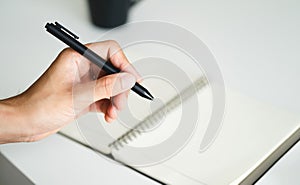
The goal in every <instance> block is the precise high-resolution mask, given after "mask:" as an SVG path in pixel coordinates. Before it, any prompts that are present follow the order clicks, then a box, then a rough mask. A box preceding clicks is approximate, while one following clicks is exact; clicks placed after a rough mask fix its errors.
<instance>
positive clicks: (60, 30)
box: [45, 22, 153, 100]
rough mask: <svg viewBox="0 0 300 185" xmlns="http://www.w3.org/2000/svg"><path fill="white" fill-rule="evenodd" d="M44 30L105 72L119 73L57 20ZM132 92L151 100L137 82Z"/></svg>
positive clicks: (150, 96)
mask: <svg viewBox="0 0 300 185" xmlns="http://www.w3.org/2000/svg"><path fill="white" fill-rule="evenodd" d="M45 28H46V30H47V31H48V32H49V33H51V34H52V35H54V36H55V37H56V38H58V39H59V40H61V41H62V42H64V43H65V44H67V45H68V46H70V47H71V48H72V49H74V50H75V51H77V52H78V53H80V54H81V55H83V56H84V57H86V58H87V59H88V60H90V61H91V62H93V63H94V64H96V65H97V66H98V67H100V68H101V69H103V70H104V71H105V72H106V73H107V74H114V73H119V72H120V70H119V69H117V68H116V67H114V66H113V65H112V64H111V63H110V62H106V61H105V60H104V59H103V58H101V57H100V56H99V55H97V54H96V53H95V52H93V51H92V50H90V49H88V48H87V47H86V46H85V45H83V44H81V43H80V42H79V41H78V40H77V39H79V37H78V36H76V35H75V34H74V33H72V32H71V31H69V30H68V29H66V28H65V27H63V26H62V25H61V24H59V23H58V22H55V23H54V24H53V23H47V24H46V26H45ZM131 90H133V91H134V92H136V93H137V94H138V95H140V96H142V97H144V98H146V99H149V100H153V96H152V95H151V94H150V92H149V91H148V90H147V89H146V88H144V87H143V86H141V85H140V84H139V83H135V85H134V86H133V87H132V88H131Z"/></svg>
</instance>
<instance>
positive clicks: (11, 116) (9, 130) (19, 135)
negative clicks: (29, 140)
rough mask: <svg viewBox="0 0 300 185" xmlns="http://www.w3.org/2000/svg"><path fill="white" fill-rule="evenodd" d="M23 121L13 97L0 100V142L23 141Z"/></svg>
mask: <svg viewBox="0 0 300 185" xmlns="http://www.w3.org/2000/svg"><path fill="white" fill-rule="evenodd" d="M23 122H24V117H22V116H21V113H20V112H19V111H18V108H17V106H16V102H15V100H14V98H9V99H6V100H0V143H9V142H19V141H23V140H24V133H23V130H22V128H23V126H22V123H23Z"/></svg>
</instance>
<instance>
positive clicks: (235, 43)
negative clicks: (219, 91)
mask: <svg viewBox="0 0 300 185" xmlns="http://www.w3.org/2000/svg"><path fill="white" fill-rule="evenodd" d="M299 9H300V1H297V0H278V1H276V2H270V1H267V0H253V1H247V2H245V1H237V0H228V1H221V0H220V1H204V0H203V1H202V0H189V1H182V0H163V1H161V0H144V1H142V2H140V3H139V4H137V5H136V6H134V7H133V8H132V10H131V12H130V18H129V20H130V21H141V20H160V21H167V22H171V23H175V24H177V25H180V26H182V27H184V28H186V29H188V30H189V31H191V32H193V33H194V34H196V35H197V36H198V37H199V38H200V39H201V40H202V41H204V42H205V43H206V44H207V46H208V47H209V48H210V49H211V51H212V52H213V54H214V55H215V57H216V59H217V61H218V64H219V66H220V68H221V71H222V74H223V77H224V81H225V84H226V86H227V87H230V88H234V89H236V90H238V91H241V92H243V93H244V94H247V95H249V96H252V97H255V98H257V99H259V100H261V101H264V102H267V103H269V104H272V105H274V106H277V107H280V108H283V109H286V110H288V111H291V112H295V113H299V112H300V98H298V95H299V94H300V86H299V85H298V84H299V81H300V73H299V72H298V70H299V68H300V63H299V61H300V52H299V49H300V47H299V43H300V35H299V33H300V23H299V19H300V11H299ZM0 20H1V34H0V41H1V44H0V51H1V57H2V58H1V59H2V60H1V62H0V63H1V68H0V77H1V78H0V84H1V88H0V98H6V97H9V96H13V95H15V94H17V93H19V92H22V91H24V90H25V89H26V88H27V87H28V86H29V85H30V84H32V83H33V82H34V81H35V80H36V79H37V78H38V77H39V76H40V75H41V74H42V73H43V72H44V71H45V69H46V68H47V67H48V66H49V65H50V64H51V62H52V61H53V59H54V58H55V57H56V55H57V54H58V53H59V51H60V50H61V49H62V48H64V47H65V45H64V44H62V43H61V42H58V41H57V40H55V39H54V38H53V37H52V36H50V35H49V34H48V33H46V32H45V29H44V25H45V23H46V22H48V21H59V22H61V23H63V24H65V25H66V26H68V27H70V28H72V30H74V31H76V33H80V35H79V36H80V39H81V41H83V42H93V41H96V40H97V38H99V35H101V34H103V33H104V32H105V31H106V30H104V29H100V28H97V27H95V26H93V25H92V24H91V23H90V20H89V14H88V7H87V1H85V0H65V1H61V0H51V1H46V0H41V1H37V0H26V1H17V0H6V1H1V2H0ZM270 129H272V128H270ZM48 145H49V147H50V145H53V146H54V145H55V142H53V143H51V139H50V140H48ZM16 147H17V145H16ZM66 147H67V146H66ZM2 148H3V146H1V147H0V150H1V151H2V150H3V149H2ZM16 149H17V148H16ZM74 155H79V156H80V154H78V153H76V154H74ZM7 157H8V158H9V156H7ZM298 159H299V158H298ZM53 160H54V161H55V160H56V158H55V157H53ZM95 160H96V159H95ZM295 165H296V166H298V167H299V166H300V163H299V160H296V161H295ZM62 166H63V164H62ZM87 170H88V168H87ZM285 170H287V174H289V170H293V169H285ZM78 173H79V172H78ZM74 175H75V174H74Z"/></svg>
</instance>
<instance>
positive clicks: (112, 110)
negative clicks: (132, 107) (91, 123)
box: [105, 104, 118, 123]
mask: <svg viewBox="0 0 300 185" xmlns="http://www.w3.org/2000/svg"><path fill="white" fill-rule="evenodd" d="M117 116H118V113H117V108H116V107H115V106H113V105H112V104H110V105H109V107H108V109H107V112H106V114H105V120H106V121H107V122H108V123H111V122H112V121H114V120H115V119H116V118H117Z"/></svg>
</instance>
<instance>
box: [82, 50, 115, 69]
mask: <svg viewBox="0 0 300 185" xmlns="http://www.w3.org/2000/svg"><path fill="white" fill-rule="evenodd" d="M83 56H85V57H86V58H87V59H89V60H90V61H91V62H93V63H94V64H96V65H97V66H98V67H99V68H100V69H102V70H104V71H105V72H106V73H107V74H114V73H119V72H120V70H119V69H118V68H116V67H115V66H113V65H112V64H111V63H110V62H107V61H105V60H104V59H103V58H101V57H100V56H99V55H97V54H96V53H95V52H93V51H92V50H90V49H86V50H85V52H84V53H83Z"/></svg>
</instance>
